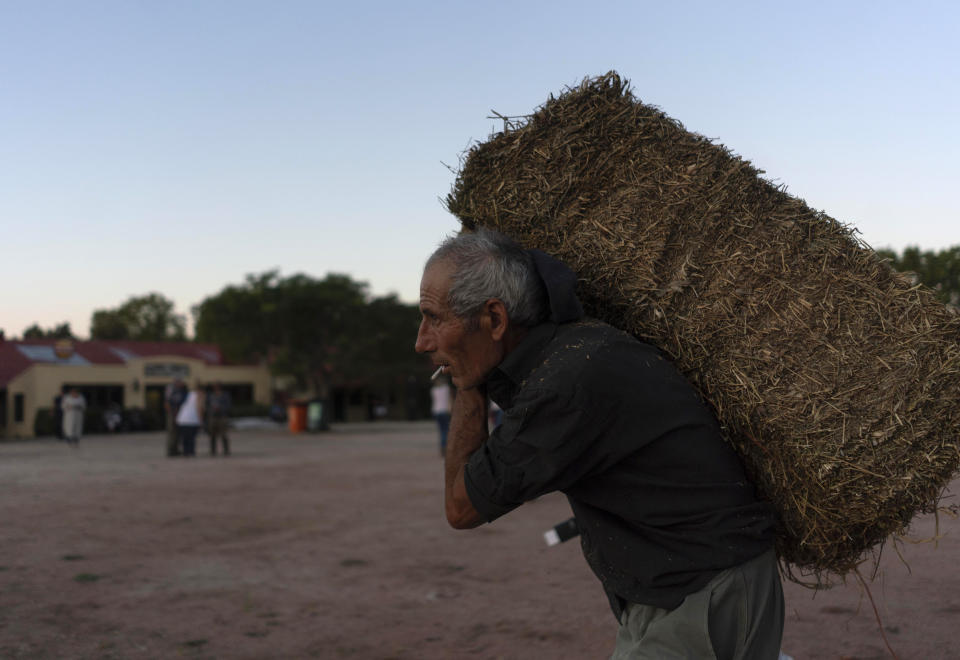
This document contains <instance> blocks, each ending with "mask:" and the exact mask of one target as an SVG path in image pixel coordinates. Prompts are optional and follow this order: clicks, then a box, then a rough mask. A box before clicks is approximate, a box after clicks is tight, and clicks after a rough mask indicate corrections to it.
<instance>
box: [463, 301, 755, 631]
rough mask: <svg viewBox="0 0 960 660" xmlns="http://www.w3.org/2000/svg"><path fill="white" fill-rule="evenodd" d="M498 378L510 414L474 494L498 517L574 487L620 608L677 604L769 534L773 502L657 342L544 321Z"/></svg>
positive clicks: (495, 386) (476, 469) (593, 326)
mask: <svg viewBox="0 0 960 660" xmlns="http://www.w3.org/2000/svg"><path fill="white" fill-rule="evenodd" d="M487 388H488V393H489V394H490V397H491V398H492V399H493V400H494V401H495V402H496V403H497V404H498V405H499V406H500V407H501V408H503V410H504V411H505V414H504V418H503V423H502V424H501V425H500V426H499V427H498V428H497V429H496V430H495V431H494V432H493V433H492V434H491V436H490V438H489V439H488V440H487V441H486V442H485V443H484V445H483V446H482V447H481V448H480V449H478V450H477V451H476V452H474V454H473V455H472V456H471V457H470V461H469V463H468V464H467V467H466V471H465V475H466V488H467V493H468V495H469V497H470V501H471V502H472V504H473V506H474V508H476V509H477V511H479V512H480V513H481V514H482V515H483V516H484V518H486V520H487V521H491V520H493V519H495V518H497V517H499V516H502V515H503V514H505V513H507V512H508V511H511V510H512V509H514V508H515V507H517V506H519V505H520V504H522V503H523V502H525V501H528V500H531V499H533V498H535V497H538V496H540V495H543V494H545V493H548V492H551V491H554V490H559V491H562V492H563V493H565V494H566V495H567V498H568V500H569V502H570V505H571V508H572V509H573V513H574V515H575V516H576V518H577V524H578V527H579V529H580V532H581V544H582V547H583V553H584V556H585V557H586V559H587V562H588V563H589V565H590V567H591V568H592V569H593V571H594V573H596V575H597V577H599V578H600V581H601V582H602V583H603V586H604V588H605V590H606V592H607V595H608V596H609V598H610V602H611V606H612V607H613V610H614V613H615V614H617V615H618V616H619V613H620V611H621V608H622V606H623V602H622V601H629V602H636V603H642V604H647V605H654V606H657V607H664V608H670V609H672V608H673V607H676V606H677V605H679V604H680V602H681V601H682V600H683V598H684V597H685V596H686V595H687V594H690V593H693V592H694V591H697V590H699V589H701V588H702V587H703V586H705V585H706V583H707V582H709V581H710V579H711V578H712V577H713V576H714V575H716V574H717V573H719V572H720V571H722V570H724V569H726V568H730V567H731V566H735V565H738V564H741V563H743V562H745V561H747V560H749V559H751V558H753V557H755V556H757V555H759V554H760V553H761V552H763V551H765V550H767V549H768V548H769V547H770V546H771V545H772V542H773V524H774V518H773V514H772V511H771V509H770V508H769V506H768V505H766V504H765V503H762V502H760V501H758V500H757V498H756V495H755V493H754V488H753V486H752V485H751V484H750V483H749V482H748V481H747V479H746V477H745V475H744V471H743V467H742V465H741V463H740V460H739V457H738V456H737V455H736V453H735V452H734V451H733V450H732V449H731V447H730V446H729V445H728V444H727V443H726V442H725V441H724V440H723V438H722V436H721V434H720V430H719V428H718V426H717V422H716V420H715V418H714V416H713V414H712V412H711V411H710V410H709V409H708V408H707V406H706V405H705V404H704V403H703V402H702V401H701V400H700V398H699V397H698V395H697V394H696V392H695V390H694V389H693V387H692V386H691V385H690V384H689V383H688V382H687V381H686V380H685V379H684V377H683V376H682V375H681V374H680V373H679V372H678V371H677V370H676V368H675V367H673V365H672V364H670V362H668V361H667V360H666V359H665V358H664V357H663V356H662V355H661V354H660V352H659V351H657V349H655V348H654V347H652V346H650V345H648V344H644V343H642V342H639V341H637V340H636V339H634V338H633V337H631V336H630V335H627V334H625V333H623V332H620V331H619V330H616V329H614V328H612V327H610V326H608V325H605V324H603V323H600V322H598V321H592V320H589V321H578V322H575V323H566V324H561V325H557V324H554V323H545V324H543V325H540V326H537V327H536V328H534V329H533V330H531V331H530V333H529V334H528V335H527V336H526V337H525V338H524V340H523V341H522V343H521V345H520V346H518V347H517V348H516V349H515V350H514V351H513V352H511V353H510V354H509V355H508V356H507V358H506V359H505V360H504V361H503V362H502V363H501V364H500V365H499V367H498V368H497V369H495V370H494V372H493V373H492V374H491V376H490V377H489V379H488V382H487Z"/></svg>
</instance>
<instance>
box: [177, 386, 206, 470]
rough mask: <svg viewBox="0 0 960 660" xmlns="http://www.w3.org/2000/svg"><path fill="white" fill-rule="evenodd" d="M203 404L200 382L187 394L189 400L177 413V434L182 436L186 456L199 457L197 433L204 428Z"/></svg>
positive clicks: (182, 445) (181, 442) (185, 401)
mask: <svg viewBox="0 0 960 660" xmlns="http://www.w3.org/2000/svg"><path fill="white" fill-rule="evenodd" d="M203 403H204V396H203V390H202V389H201V387H200V383H199V382H198V383H196V384H195V386H194V387H193V389H191V390H190V391H189V392H188V393H187V398H186V399H184V401H183V405H181V406H180V410H179V412H177V434H178V435H179V436H180V445H181V447H182V449H183V455H184V456H196V455H197V433H199V432H200V427H201V426H203Z"/></svg>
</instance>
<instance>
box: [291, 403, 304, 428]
mask: <svg viewBox="0 0 960 660" xmlns="http://www.w3.org/2000/svg"><path fill="white" fill-rule="evenodd" d="M287 423H288V425H289V427H290V431H291V432H292V433H301V432H303V431H306V430H307V406H306V404H303V403H292V404H290V405H289V406H288V407H287Z"/></svg>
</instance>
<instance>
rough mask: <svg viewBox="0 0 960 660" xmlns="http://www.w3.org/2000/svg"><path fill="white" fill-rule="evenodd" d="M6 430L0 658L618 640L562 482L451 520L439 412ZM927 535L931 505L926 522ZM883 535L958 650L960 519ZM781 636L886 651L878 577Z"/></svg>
mask: <svg viewBox="0 0 960 660" xmlns="http://www.w3.org/2000/svg"><path fill="white" fill-rule="evenodd" d="M233 442H234V454H233V455H232V456H231V457H229V458H223V457H216V458H213V457H210V456H208V455H206V454H207V451H206V450H207V446H206V438H205V437H203V438H201V440H200V442H199V443H198V444H199V448H200V456H199V457H197V458H194V459H182V458H179V459H167V458H165V457H164V456H163V444H164V443H163V438H162V437H161V435H160V434H156V433H154V434H138V435H127V436H122V435H121V436H99V437H87V438H84V439H83V440H82V441H81V444H80V447H79V448H78V449H76V450H74V449H71V448H69V447H67V446H65V445H64V444H62V443H58V442H56V441H54V440H32V441H7V442H2V443H0V523H2V524H0V658H30V659H38V658H39V659H43V658H51V659H53V658H56V659H62V658H375V659H385V658H395V659H410V660H413V659H431V658H438V659H440V658H443V659H446V658H484V659H487V658H502V659H514V658H516V659H521V658H522V659H530V658H533V659H539V658H551V659H564V658H568V659H581V658H606V657H607V656H608V655H609V653H610V651H611V650H612V648H613V641H614V636H615V631H616V622H615V620H614V618H613V615H612V614H611V613H610V611H609V609H608V607H607V604H606V599H605V598H604V596H603V593H602V591H601V589H600V586H599V583H598V582H597V581H596V579H595V578H594V577H593V575H592V574H591V573H590V571H589V569H588V568H587V565H586V563H585V562H584V560H583V558H582V556H581V554H580V549H579V545H578V544H577V543H576V542H575V541H574V542H568V543H565V544H562V545H559V546H556V547H552V548H548V547H547V546H546V545H545V544H544V542H543V537H542V534H543V531H544V530H546V529H547V528H549V527H552V526H553V525H554V524H556V523H558V522H561V521H562V520H565V519H566V518H568V517H569V515H570V513H569V508H568V506H567V504H566V502H565V501H564V499H563V498H562V496H558V495H551V496H549V497H544V498H541V499H539V500H537V501H535V502H532V503H529V504H527V505H525V506H524V507H522V508H521V509H519V510H517V511H515V512H513V513H512V514H510V515H509V516H506V517H505V518H503V519H501V520H499V521H497V522H496V523H494V524H493V525H489V526H484V527H482V528H480V529H477V530H473V531H470V532H457V531H454V530H451V529H448V528H447V527H446V524H445V522H444V520H443V518H442V513H441V494H440V484H441V479H442V473H441V462H440V459H439V457H438V455H437V450H436V446H435V442H436V440H435V433H434V428H433V426H432V424H429V423H411V424H382V425H376V424H374V425H354V426H343V427H337V428H335V430H334V431H332V432H329V433H324V434H316V435H292V434H289V433H287V432H286V431H285V430H283V429H272V430H264V429H260V430H245V431H237V432H235V433H234V437H233ZM914 532H915V534H916V536H917V537H918V538H919V537H930V536H933V535H934V532H935V529H934V521H933V519H932V518H923V519H919V520H918V521H917V522H916V524H915V525H914ZM939 532H940V534H941V536H942V538H941V539H940V540H939V541H938V543H937V544H936V545H934V544H933V543H924V544H906V545H904V546H903V547H901V548H900V551H901V554H902V555H903V558H904V559H905V560H906V562H907V564H909V570H908V568H907V566H906V565H905V564H904V563H903V562H902V561H901V560H900V558H898V556H897V554H896V552H894V551H893V548H892V547H888V548H887V550H886V551H885V552H884V556H883V560H882V562H881V575H880V576H879V577H878V578H877V580H876V581H875V582H873V583H872V584H871V586H870V591H871V593H872V595H873V599H874V600H875V601H876V605H877V609H878V611H879V614H880V617H881V620H882V622H883V627H884V630H885V632H886V636H887V638H888V639H889V641H890V644H891V646H892V647H893V649H894V650H895V651H896V653H897V654H898V656H899V657H900V658H904V659H905V658H925V659H929V658H956V657H960V644H958V642H957V641H956V640H957V636H958V633H957V631H956V630H955V629H954V626H955V625H957V623H958V622H960V572H958V570H957V559H958V556H960V555H958V551H960V521H956V520H953V519H950V518H945V517H944V516H941V517H940V530H939ZM785 592H786V599H787V621H786V631H785V637H784V641H783V649H784V651H785V652H786V653H788V654H790V655H791V656H793V657H794V658H795V659H796V660H802V659H805V658H884V657H890V655H889V653H888V652H887V650H886V648H885V646H884V643H883V640H882V638H881V633H880V628H879V627H878V624H877V622H876V619H875V617H874V613H873V609H872V608H871V605H870V602H869V600H868V599H867V597H866V595H865V594H864V593H863V590H862V589H861V588H860V587H858V586H857V585H856V584H850V585H847V586H844V587H841V588H836V589H832V590H829V591H821V592H818V593H814V592H812V591H811V590H809V589H805V588H803V587H800V586H798V585H795V584H786V585H785Z"/></svg>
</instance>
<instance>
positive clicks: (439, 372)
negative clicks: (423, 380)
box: [430, 364, 443, 380]
mask: <svg viewBox="0 0 960 660" xmlns="http://www.w3.org/2000/svg"><path fill="white" fill-rule="evenodd" d="M442 373H443V365H442V364H441V365H440V366H439V367H437V370H436V371H434V372H433V375H432V376H430V380H436V379H437V376H439V375H440V374H442Z"/></svg>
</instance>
